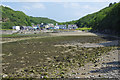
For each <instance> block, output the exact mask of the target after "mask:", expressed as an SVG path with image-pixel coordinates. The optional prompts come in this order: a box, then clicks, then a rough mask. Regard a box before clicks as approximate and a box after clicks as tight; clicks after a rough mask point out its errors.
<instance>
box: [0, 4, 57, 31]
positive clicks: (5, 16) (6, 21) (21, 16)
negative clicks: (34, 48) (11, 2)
mask: <svg viewBox="0 0 120 80" xmlns="http://www.w3.org/2000/svg"><path fill="white" fill-rule="evenodd" d="M0 7H2V8H1V11H2V29H11V28H12V26H31V23H34V24H40V23H56V21H55V20H52V19H48V18H42V17H32V16H27V15H26V14H25V13H23V12H22V11H14V10H13V9H11V8H9V7H4V6H0Z"/></svg>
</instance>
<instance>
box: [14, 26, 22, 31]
mask: <svg viewBox="0 0 120 80" xmlns="http://www.w3.org/2000/svg"><path fill="white" fill-rule="evenodd" d="M12 28H13V29H15V30H17V31H19V30H20V26H13V27H12Z"/></svg>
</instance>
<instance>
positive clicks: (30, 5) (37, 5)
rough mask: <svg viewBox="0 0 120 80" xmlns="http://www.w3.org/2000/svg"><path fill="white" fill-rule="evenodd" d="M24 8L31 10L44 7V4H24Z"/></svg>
mask: <svg viewBox="0 0 120 80" xmlns="http://www.w3.org/2000/svg"><path fill="white" fill-rule="evenodd" d="M22 8H23V9H25V10H31V9H42V10H43V9H46V7H45V5H44V4H42V3H32V4H24V5H23V6H22Z"/></svg>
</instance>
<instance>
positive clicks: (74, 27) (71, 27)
mask: <svg viewBox="0 0 120 80" xmlns="http://www.w3.org/2000/svg"><path fill="white" fill-rule="evenodd" d="M77 28H78V26H77V25H75V24H74V25H68V29H77Z"/></svg>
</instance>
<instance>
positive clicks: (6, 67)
mask: <svg viewBox="0 0 120 80" xmlns="http://www.w3.org/2000/svg"><path fill="white" fill-rule="evenodd" d="M77 34H78V33H77ZM88 34H90V33H86V35H85V34H83V35H82V34H79V35H76V33H74V34H73V35H70V34H69V35H68V34H67V33H65V34H64V33H53V34H52V36H51V37H44V38H40V37H38V38H29V39H23V40H16V41H11V42H4V43H2V45H3V48H2V54H3V55H1V56H2V67H3V74H2V75H3V77H8V78H10V77H13V78H19V77H27V78H30V77H32V78H86V77H87V78H90V77H95V78H97V77H99V78H106V77H112V78H118V72H117V71H118V70H119V67H118V66H119V65H118V63H119V61H118V51H119V50H118V48H119V45H118V43H119V42H118V41H119V40H117V39H115V38H110V37H104V36H97V35H95V34H94V35H93V34H92V33H91V34H90V35H88ZM61 35H62V36H61ZM109 73H110V74H109ZM111 75H112V76H111Z"/></svg>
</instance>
